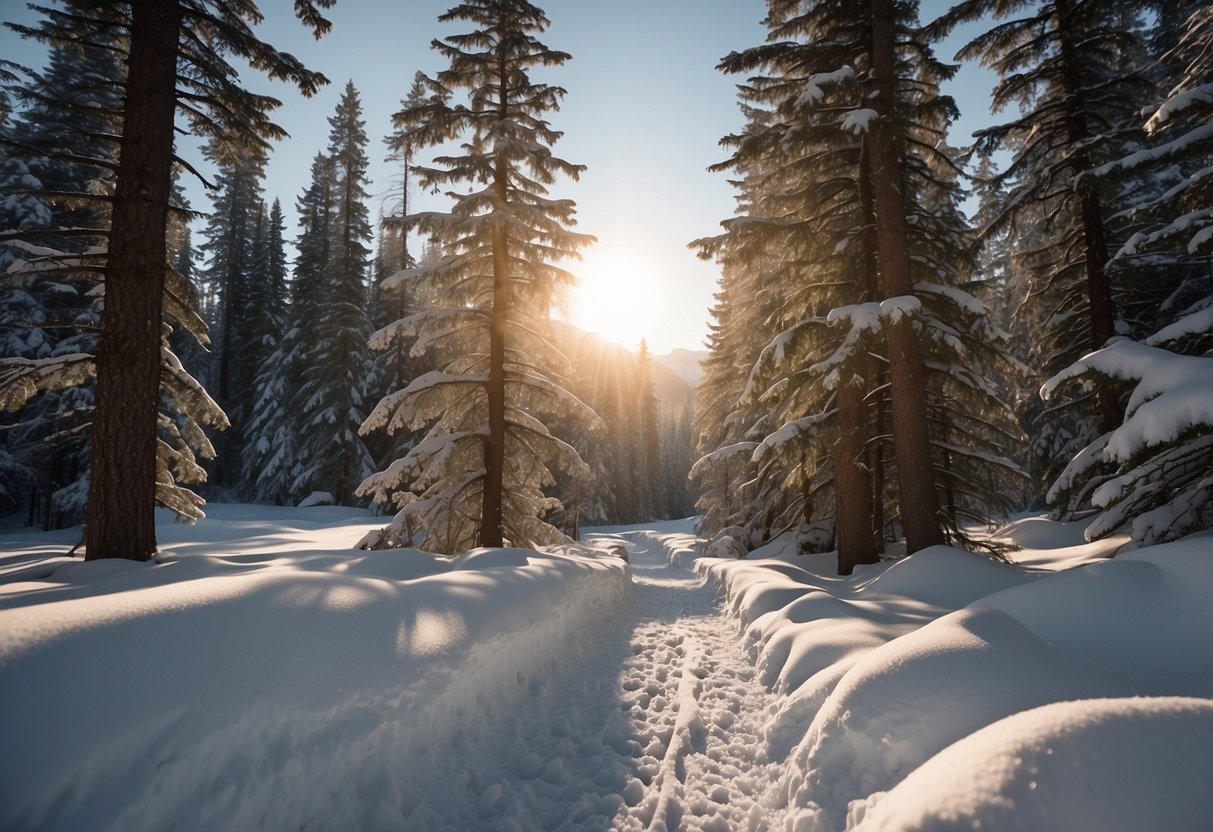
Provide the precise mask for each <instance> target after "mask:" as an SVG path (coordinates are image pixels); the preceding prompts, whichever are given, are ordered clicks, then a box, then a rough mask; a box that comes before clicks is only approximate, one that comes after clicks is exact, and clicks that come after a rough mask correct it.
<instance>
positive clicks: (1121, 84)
mask: <svg viewBox="0 0 1213 832" xmlns="http://www.w3.org/2000/svg"><path fill="white" fill-rule="evenodd" d="M1138 8H1139V4H1135V3H1125V2H1123V1H1122V0H1097V1H1096V2H1081V3H1080V2H1074V0H1049V1H1048V2H1042V3H1041V2H1029V0H1016V2H1002V0H967V1H966V2H963V3H959V4H957V5H956V6H955V7H954V8H953V9H952V10H951V11H950V12H949V13H948V15H946V16H945V17H944V18H943V19H942V20H941V22H940V25H941V26H943V27H945V28H946V27H948V26H951V25H954V24H955V23H956V22H958V21H962V20H974V19H978V18H985V17H991V18H999V20H998V22H997V23H996V24H993V25H992V26H991V28H990V29H989V30H988V31H987V32H986V33H984V34H982V35H980V36H978V37H977V38H975V39H974V40H973V41H972V42H970V43H969V44H968V45H967V46H966V47H965V48H964V49H962V50H961V52H960V53H959V55H958V57H960V58H964V59H978V60H980V61H981V62H982V63H983V64H985V65H986V66H989V67H991V68H992V69H993V70H994V71H995V72H997V73H998V75H999V78H1000V80H999V82H998V83H997V85H996V87H995V90H994V100H993V106H994V108H995V110H1001V109H1004V108H1008V107H1015V108H1017V109H1019V110H1020V111H1021V112H1020V113H1019V114H1018V115H1017V117H1015V118H1013V119H1011V120H1009V121H1007V122H1005V123H1003V124H1000V125H996V126H994V127H991V128H987V129H985V130H983V131H981V132H980V133H979V135H978V143H977V150H978V151H979V152H980V153H983V154H989V153H992V152H995V151H997V150H1004V151H1009V152H1010V153H1011V154H1012V159H1011V162H1010V163H1009V164H1008V165H1007V166H1006V167H1005V168H1004V169H1003V170H1001V171H1000V172H999V173H998V174H996V175H994V176H992V177H990V179H989V182H988V186H989V187H991V188H994V189H999V190H1006V191H1008V194H1007V197H1006V199H1005V201H1004V208H1003V211H1002V213H1001V214H1000V215H998V216H997V217H994V218H993V219H992V221H991V222H990V223H988V224H987V227H986V232H987V233H999V232H1002V231H1003V230H1010V231H1011V232H1012V234H1013V236H1014V237H1015V238H1016V239H1017V240H1021V241H1024V242H1027V241H1033V245H1032V246H1028V245H1019V246H1017V251H1016V256H1018V257H1019V258H1022V259H1023V260H1024V266H1025V268H1027V269H1030V270H1031V271H1033V272H1035V273H1036V278H1035V279H1034V280H1033V285H1032V287H1031V293H1030V295H1029V296H1028V298H1027V299H1026V300H1025V303H1024V306H1023V314H1025V315H1028V316H1030V317H1033V318H1037V319H1042V320H1046V321H1047V322H1048V324H1047V325H1046V327H1044V329H1043V330H1042V332H1041V335H1042V338H1041V339H1039V340H1038V342H1037V344H1036V353H1035V355H1034V356H1033V360H1032V363H1033V364H1034V365H1035V366H1038V367H1040V368H1041V369H1042V370H1043V375H1044V376H1046V377H1047V376H1048V375H1052V374H1054V373H1056V372H1058V371H1059V370H1060V369H1061V368H1063V367H1065V366H1066V365H1068V364H1070V363H1071V362H1073V361H1074V360H1076V359H1077V358H1078V357H1079V356H1081V355H1082V354H1083V353H1085V352H1088V351H1090V350H1093V349H1098V348H1100V347H1102V346H1103V345H1104V344H1106V343H1107V342H1108V340H1109V339H1110V338H1112V337H1114V336H1116V335H1118V334H1119V335H1124V334H1129V332H1130V330H1131V329H1132V324H1131V321H1132V320H1133V317H1134V315H1133V313H1132V307H1134V306H1137V307H1140V306H1141V305H1142V304H1141V302H1140V301H1135V300H1134V298H1133V294H1134V287H1135V285H1136V284H1138V283H1139V282H1141V281H1142V277H1141V276H1140V275H1137V276H1134V275H1133V274H1132V273H1131V271H1130V270H1126V269H1119V270H1118V269H1116V268H1114V267H1113V266H1112V264H1111V263H1110V260H1109V258H1110V255H1111V253H1112V251H1113V250H1114V248H1115V246H1116V245H1117V240H1118V239H1121V238H1123V235H1124V229H1123V228H1120V227H1118V224H1117V223H1116V222H1115V221H1114V215H1115V213H1116V211H1117V209H1118V207H1119V206H1118V205H1117V204H1116V200H1115V198H1113V199H1112V201H1111V202H1109V196H1108V194H1109V193H1112V192H1114V191H1115V189H1114V188H1110V187H1109V185H1108V184H1107V183H1105V185H1104V186H1102V187H1101V185H1100V183H1098V182H1097V181H1096V180H1095V179H1094V178H1092V177H1090V176H1084V175H1083V174H1084V172H1086V171H1089V170H1090V169H1092V168H1094V167H1096V166H1098V165H1100V164H1102V163H1104V162H1107V161H1109V160H1111V159H1114V158H1118V157H1119V156H1121V155H1123V154H1124V153H1125V152H1126V151H1127V150H1128V149H1129V148H1130V147H1131V146H1132V145H1133V144H1135V143H1136V142H1137V141H1138V139H1137V136H1136V121H1137V117H1136V110H1137V108H1138V107H1139V106H1140V102H1141V101H1143V100H1145V99H1146V98H1147V97H1148V95H1149V91H1150V81H1149V79H1148V77H1147V76H1146V74H1145V73H1144V72H1143V70H1142V57H1143V55H1144V45H1143V43H1142V37H1141V32H1140V30H1139V28H1140V23H1139V21H1138ZM1122 194H1123V191H1122ZM1146 305H1147V306H1148V305H1149V304H1148V303H1147V304H1146ZM1117 397H1118V390H1117V389H1116V388H1115V387H1114V386H1109V385H1108V384H1106V383H1103V382H1100V383H1098V384H1097V385H1096V387H1095V391H1094V396H1091V395H1090V394H1087V395H1083V396H1079V397H1078V398H1076V399H1072V400H1070V401H1069V402H1066V403H1065V404H1064V405H1063V406H1059V405H1058V404H1057V403H1054V404H1053V405H1052V406H1050V407H1049V408H1048V409H1046V410H1042V411H1041V420H1040V421H1038V422H1037V423H1035V424H1033V425H1031V427H1030V430H1031V433H1032V435H1033V436H1034V437H1035V438H1034V443H1035V444H1036V446H1037V447H1036V449H1035V451H1034V454H1033V456H1034V457H1035V458H1036V459H1037V460H1041V461H1042V462H1043V463H1044V464H1045V465H1046V466H1048V467H1046V469H1045V470H1044V471H1042V472H1040V474H1041V475H1042V476H1043V478H1045V479H1051V478H1052V477H1053V476H1054V475H1055V473H1056V471H1055V470H1054V469H1052V466H1053V465H1055V464H1056V461H1057V460H1063V459H1068V458H1069V457H1070V456H1072V455H1073V453H1074V452H1075V451H1077V450H1078V449H1079V448H1081V447H1082V446H1083V445H1084V444H1085V443H1087V442H1088V441H1090V440H1091V439H1093V438H1094V437H1095V436H1098V435H1099V434H1103V433H1107V432H1108V431H1111V430H1113V429H1114V428H1115V427H1116V426H1117V425H1118V424H1119V423H1120V420H1121V412H1120V407H1119V404H1118V401H1117Z"/></svg>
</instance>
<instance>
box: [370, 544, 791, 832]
mask: <svg viewBox="0 0 1213 832" xmlns="http://www.w3.org/2000/svg"><path fill="white" fill-rule="evenodd" d="M619 537H622V538H623V539H624V540H625V542H626V545H627V548H628V550H629V556H630V560H631V567H632V576H633V581H634V584H633V591H632V593H631V599H630V602H629V603H626V604H625V605H624V606H623V607H622V608H620V609H619V610H618V611H617V614H616V615H615V616H613V617H612V619H611V620H608V621H606V622H604V624H603V627H602V629H601V630H599V631H598V632H597V633H595V634H593V635H592V636H591V637H590V638H588V639H586V641H585V642H584V645H583V647H582V652H581V653H580V654H579V655H577V656H574V657H573V658H572V659H570V660H569V662H568V663H567V664H566V665H565V666H563V667H556V668H553V669H552V670H551V672H550V673H549V674H548V675H546V676H544V677H543V678H535V679H533V680H532V681H531V683H530V686H529V688H528V689H527V690H526V691H524V692H523V694H522V700H521V701H520V702H518V703H516V704H513V705H512V706H504V707H502V708H499V709H498V710H497V712H496V713H494V714H490V715H489V716H488V718H487V719H486V720H484V721H483V722H481V721H479V720H478V721H477V722H476V723H475V724H469V725H468V726H466V728H465V729H461V730H459V731H458V732H457V733H456V735H455V736H454V737H453V738H451V740H450V745H448V746H447V747H445V748H437V749H424V750H421V752H420V753H422V754H424V755H426V756H427V757H429V758H430V759H429V760H428V761H427V762H428V763H431V764H427V765H423V766H419V767H418V768H419V769H420V770H422V771H424V772H426V774H425V775H424V776H423V777H422V778H420V779H419V780H414V781H412V782H410V783H408V784H403V785H404V786H405V787H404V788H402V789H401V793H400V795H399V796H400V806H399V808H400V814H399V815H397V813H396V812H394V811H393V812H387V813H381V814H380V816H379V817H378V818H377V819H376V822H375V824H374V825H375V826H376V827H378V828H384V829H427V830H443V829H450V830H455V829H459V830H532V829H544V830H608V829H611V830H614V829H618V830H627V831H628V832H631V831H632V830H652V831H653V832H674V830H705V831H706V832H726V831H727V830H750V831H751V832H756V831H757V830H764V829H766V828H768V821H767V818H766V810H765V808H764V807H765V806H767V805H769V802H768V799H767V798H768V795H766V793H765V792H766V790H768V789H770V788H773V787H772V786H771V785H770V784H771V781H772V780H773V779H775V778H774V774H775V772H774V771H773V768H774V767H773V766H772V764H771V763H769V762H768V761H767V760H766V759H765V751H764V743H763V740H762V730H761V729H762V724H763V720H764V718H765V716H766V714H767V712H768V706H769V705H770V703H771V702H772V695H771V694H770V693H769V692H768V691H767V690H766V689H765V688H764V687H763V686H762V685H761V683H760V682H759V681H758V680H757V678H756V673H755V670H754V668H753V666H752V665H751V664H750V662H749V661H748V660H747V659H746V657H745V655H744V653H743V652H742V649H741V643H740V642H741V640H740V639H739V638H738V636H737V632H736V628H737V624H736V622H734V621H732V620H731V619H729V618H727V617H726V616H725V615H723V614H722V612H721V608H720V603H719V600H718V598H717V594H716V590H715V589H714V587H713V586H712V585H711V584H707V585H705V584H704V580H703V579H702V578H700V577H698V576H696V575H694V574H693V573H691V572H690V571H688V570H686V569H683V568H681V567H677V566H671V565H669V564H668V563H667V562H666V555H665V550H664V547H663V546H662V544H661V543H660V542H658V541H656V540H653V539H652V538H651V537H648V536H646V535H645V534H644V533H643V532H638V533H625V534H623V535H619ZM393 802H395V801H393Z"/></svg>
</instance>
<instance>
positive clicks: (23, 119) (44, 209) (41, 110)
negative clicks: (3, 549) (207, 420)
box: [0, 30, 122, 529]
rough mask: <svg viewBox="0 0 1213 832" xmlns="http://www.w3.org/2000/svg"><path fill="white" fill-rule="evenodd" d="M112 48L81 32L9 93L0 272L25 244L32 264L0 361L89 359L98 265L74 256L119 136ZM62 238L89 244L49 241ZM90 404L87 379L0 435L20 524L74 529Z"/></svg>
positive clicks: (97, 205) (7, 317)
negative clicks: (16, 482) (18, 481)
mask: <svg viewBox="0 0 1213 832" xmlns="http://www.w3.org/2000/svg"><path fill="white" fill-rule="evenodd" d="M113 38H114V34H113V33H112V32H108V31H97V30H90V31H88V33H87V36H86V39H87V40H89V41H90V43H86V44H81V45H73V46H70V47H69V46H66V45H56V44H52V45H51V48H50V54H49V59H48V63H47V66H46V69H45V70H44V71H42V72H30V73H28V78H27V79H26V82H25V83H24V84H18V85H14V87H13V91H14V93H15V97H16V100H17V101H18V102H20V105H21V110H20V113H19V116H18V118H17V119H15V120H14V121H13V122H12V123H11V124H7V125H5V129H4V130H3V131H0V167H2V168H3V170H2V171H0V192H3V193H5V194H6V195H7V198H6V199H5V200H4V204H3V208H0V213H2V214H3V215H4V216H3V218H2V219H0V226H2V227H3V228H4V229H10V230H14V231H17V232H18V236H17V237H16V238H15V239H14V240H13V241H12V243H11V244H10V246H9V247H5V246H4V245H3V244H0V273H4V272H7V271H8V270H9V267H10V266H11V265H12V264H13V262H14V261H15V260H16V259H18V255H19V254H20V250H19V249H18V248H16V246H18V245H20V244H22V243H33V244H35V245H37V246H38V247H39V251H40V252H41V258H40V259H39V261H38V264H37V267H36V268H33V269H30V270H29V271H28V272H26V273H17V272H12V273H11V274H10V281H9V283H8V285H7V286H6V287H5V289H4V290H3V294H0V329H2V330H3V331H4V336H3V337H4V339H5V341H6V342H7V343H6V345H5V349H4V350H2V351H0V354H3V355H4V356H6V357H20V358H25V359H48V358H52V357H61V358H62V357H66V356H82V355H84V354H87V353H91V352H93V351H94V349H95V345H96V335H95V332H96V327H97V322H98V314H99V306H98V303H97V300H96V298H95V297H94V296H93V290H94V289H95V288H96V286H97V285H98V276H99V275H98V271H99V268H100V266H101V265H102V261H101V259H100V258H98V257H96V256H90V257H87V258H83V259H82V258H81V257H80V255H81V253H83V252H86V251H99V250H100V249H99V248H98V247H99V246H100V244H101V243H102V241H103V239H104V237H103V229H104V227H105V226H106V224H107V223H108V216H109V208H108V202H107V201H106V199H105V195H106V193H107V192H109V191H110V190H112V186H113V183H112V176H113V164H114V159H115V155H116V147H115V145H114V143H113V142H112V141H111V140H110V139H108V138H107V137H108V136H112V135H114V134H115V133H117V132H120V126H119V125H120V121H119V120H117V119H116V118H115V116H114V115H113V113H114V112H115V110H117V108H118V107H119V105H120V99H121V81H122V67H121V64H120V61H119V59H118V57H117V55H116V54H115V51H114V50H113V49H111V48H108V45H109V44H110V42H111V41H112V40H113ZM14 80H15V79H14ZM65 228H71V229H98V233H94V234H88V233H81V232H80V231H73V232H69V233H62V232H60V231H59V230H60V229H65ZM69 234H70V236H69ZM50 251H53V252H57V253H58V255H49V254H48V252H50ZM82 360H83V359H82ZM93 403H94V386H93V384H92V382H91V380H82V381H81V383H80V384H79V385H73V386H70V387H67V388H65V389H62V390H47V391H45V392H44V393H43V395H40V396H38V397H37V398H36V399H34V400H32V401H30V402H29V403H28V404H27V405H26V406H25V408H24V409H23V411H22V413H21V414H20V416H19V417H16V418H15V419H14V422H15V424H14V425H13V427H12V428H11V429H9V430H2V431H0V448H3V449H4V452H5V454H6V458H7V459H9V460H12V461H13V462H14V463H15V464H17V465H18V467H19V469H20V470H21V471H22V472H23V479H22V483H23V485H24V487H23V488H22V489H21V491H20V492H18V491H15V490H13V489H12V488H11V487H10V489H9V501H10V502H9V506H10V508H13V509H15V508H17V507H18V506H19V504H20V503H21V502H23V501H24V502H25V503H26V511H27V520H28V522H29V523H31V524H33V523H35V522H40V523H41V525H42V527H43V528H44V529H50V528H56V527H59V526H64V525H70V524H73V523H78V522H80V520H81V519H82V518H83V514H84V499H83V496H84V494H85V492H86V490H87V486H88V447H89V444H88V424H89V422H88V418H89V414H90V413H91V411H92V406H93Z"/></svg>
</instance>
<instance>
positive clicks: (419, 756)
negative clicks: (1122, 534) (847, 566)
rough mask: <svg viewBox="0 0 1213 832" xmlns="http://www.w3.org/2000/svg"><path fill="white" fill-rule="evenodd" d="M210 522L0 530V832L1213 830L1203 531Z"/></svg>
mask: <svg viewBox="0 0 1213 832" xmlns="http://www.w3.org/2000/svg"><path fill="white" fill-rule="evenodd" d="M209 513H210V517H209V518H208V519H207V520H205V521H203V522H202V523H200V524H198V525H196V526H192V527H189V526H174V525H171V524H169V523H166V524H164V525H163V526H162V527H161V529H160V533H161V539H162V541H163V543H164V546H163V548H164V549H165V555H164V557H163V558H161V562H160V563H158V564H133V563H127V562H102V563H89V564H84V563H81V562H79V561H78V560H73V559H67V558H64V557H62V556H60V555H56V554H54V553H55V552H63V551H65V550H66V549H67V548H68V547H69V546H70V545H71V544H72V543H74V542H75V539H74V537H73V534H72V533H70V532H64V533H52V534H46V535H43V534H32V533H24V534H9V535H4V536H0V551H3V552H6V553H7V554H3V555H0V748H2V749H3V751H2V752H0V828H4V829H6V830H8V829H31V828H56V829H80V830H86V829H87V830H93V829H121V830H139V829H164V828H174V829H219V828H232V829H246V828H267V829H305V830H317V829H375V830H378V829H384V830H443V829H449V830H499V829H513V830H530V829H541V828H542V829H587V830H606V829H621V830H642V829H653V830H662V829H664V830H674V829H687V830H713V831H718V832H725V830H734V829H743V830H750V831H751V832H758V830H768V829H769V830H780V829H783V830H787V832H804V830H842V829H851V828H854V829H862V830H890V829H916V830H937V829H958V830H959V829H972V828H977V827H980V828H982V829H986V830H989V829H996V830H1015V829H1022V830H1037V829H1045V828H1054V829H1066V830H1083V829H1099V830H1126V832H1127V830H1138V829H1147V828H1165V829H1168V830H1184V829H1193V830H1203V829H1208V828H1209V822H1210V819H1213V699H1210V697H1211V696H1213V538H1209V537H1203V538H1192V539H1188V540H1185V541H1180V542H1177V543H1171V544H1167V545H1163V546H1154V547H1147V548H1143V549H1139V550H1136V551H1133V552H1130V553H1125V554H1122V555H1120V556H1119V557H1117V558H1115V559H1113V560H1108V559H1107V556H1108V555H1109V554H1110V553H1111V552H1112V551H1113V550H1114V549H1115V548H1116V546H1118V545H1119V543H1120V542H1123V539H1121V540H1120V541H1118V540H1110V541H1108V540H1105V541H1101V542H1099V543H1094V544H1087V543H1084V542H1083V535H1082V532H1083V529H1082V527H1081V525H1075V524H1070V525H1068V526H1067V525H1062V524H1057V523H1052V522H1049V521H1047V520H1044V519H1042V518H1027V519H1023V520H1020V521H1018V522H1017V523H1015V524H1013V525H1012V526H1010V527H1008V528H1007V529H1005V530H1003V531H1002V532H1001V533H1000V536H1001V537H1003V538H1004V539H1007V540H1008V541H1010V542H1014V543H1017V544H1018V545H1020V546H1022V547H1023V549H1022V550H1021V551H1018V552H1015V553H1014V554H1013V557H1014V559H1015V560H1016V561H1017V562H1016V563H1015V564H1003V563H997V562H993V561H989V560H985V559H983V558H981V557H978V556H975V555H972V554H968V553H964V552H959V551H956V550H953V549H948V548H945V547H936V548H934V549H930V550H926V551H924V552H920V553H918V554H917V555H914V556H912V557H910V558H905V559H902V560H899V561H891V562H885V563H881V564H877V565H874V566H870V567H862V568H860V569H859V570H857V573H856V574H855V575H854V576H851V577H849V578H839V577H837V576H835V575H833V574H832V573H833V562H832V558H831V557H830V556H828V555H820V556H818V555H812V556H795V555H791V554H788V553H786V552H781V551H780V545H779V543H778V542H777V543H776V544H774V545H772V546H771V547H769V549H768V550H767V551H765V552H763V551H760V552H758V553H755V555H754V556H751V557H750V558H747V559H745V560H732V559H718V558H706V557H703V554H702V553H703V551H704V549H705V546H704V543H703V541H698V540H696V539H695V537H694V536H693V535H692V534H690V532H689V528H690V527H689V524H688V523H686V522H675V523H665V524H653V525H652V526H650V527H649V528H648V529H646V530H636V529H626V528H618V529H599V530H595V532H594V533H592V534H587V543H586V544H584V545H581V546H578V547H566V548H564V549H562V550H560V551H551V552H542V553H540V552H533V551H523V550H511V549H504V550H478V551H474V552H470V553H467V554H465V555H462V556H460V557H458V558H454V559H445V558H438V557H435V556H432V555H427V554H424V553H421V552H417V551H413V550H401V551H388V552H370V553H368V552H362V551H355V550H352V549H350V548H349V547H350V546H352V545H353V543H354V541H356V540H358V539H359V538H360V537H361V536H362V535H363V534H364V533H365V532H366V531H368V530H369V529H372V528H375V527H377V526H378V525H379V524H380V522H381V518H373V517H368V516H367V515H366V514H364V513H362V512H357V511H353V510H349V509H339V508H333V507H313V508H308V509H274V508H265V507H252V506H223V505H218V506H211V507H209ZM76 534H78V532H77V533H76ZM623 552H626V553H627V554H628V556H629V558H630V560H631V564H630V566H629V565H628V563H626V562H625V561H624V560H623V559H622V558H620V557H617V555H618V554H621V553H623ZM764 555H768V556H769V557H764ZM720 595H723V596H724V598H723V605H722V604H721V603H720V601H719V600H718V598H719V596H720ZM739 631H740V632H739Z"/></svg>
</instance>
